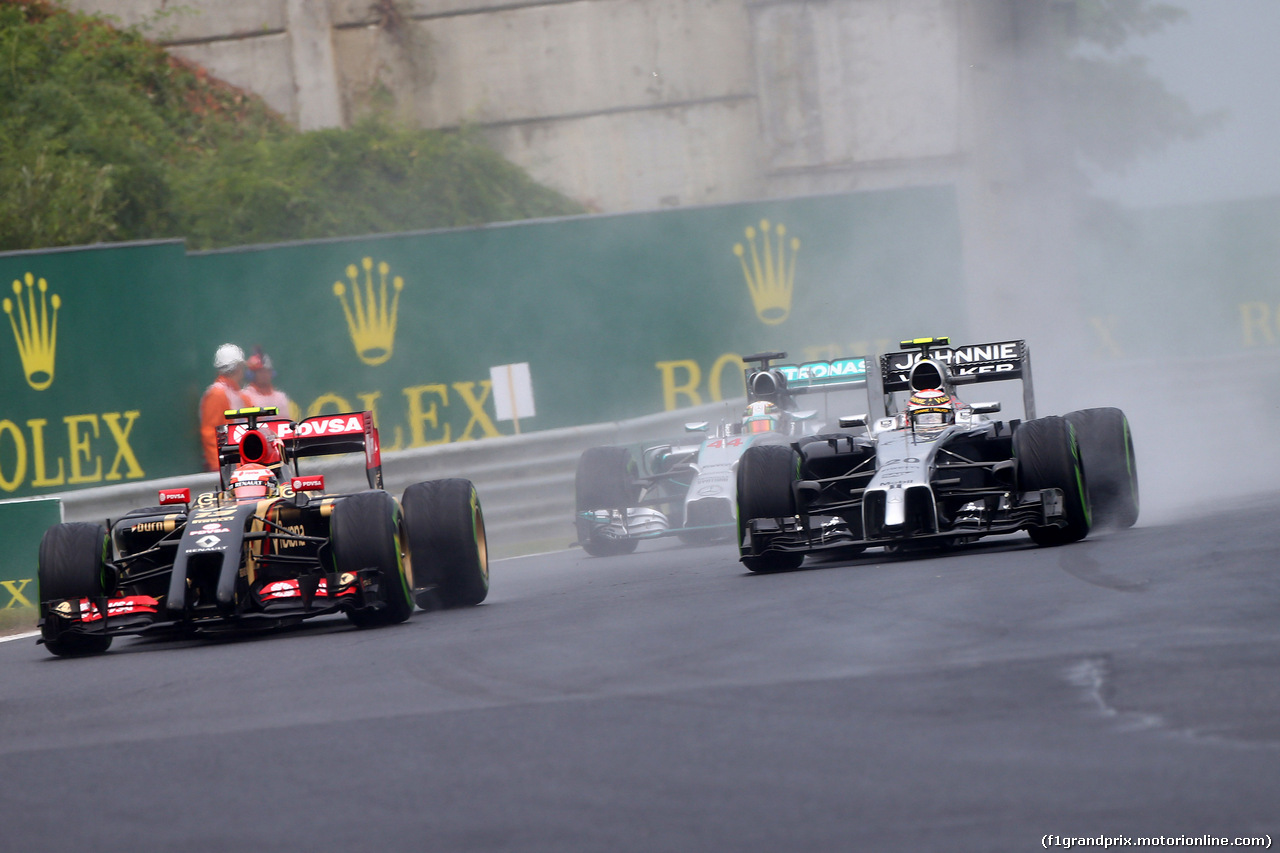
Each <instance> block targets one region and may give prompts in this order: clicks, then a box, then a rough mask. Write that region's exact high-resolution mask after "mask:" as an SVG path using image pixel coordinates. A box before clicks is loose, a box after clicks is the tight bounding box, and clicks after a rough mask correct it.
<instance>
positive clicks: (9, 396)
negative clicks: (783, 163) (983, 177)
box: [0, 186, 1280, 497]
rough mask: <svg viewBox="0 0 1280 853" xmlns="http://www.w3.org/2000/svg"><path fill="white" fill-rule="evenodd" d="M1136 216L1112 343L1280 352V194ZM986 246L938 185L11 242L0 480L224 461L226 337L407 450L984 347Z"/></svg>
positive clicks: (5, 486)
mask: <svg viewBox="0 0 1280 853" xmlns="http://www.w3.org/2000/svg"><path fill="white" fill-rule="evenodd" d="M1117 221H1118V222H1119V224H1118V225H1109V224H1106V223H1104V224H1103V225H1102V226H1100V227H1095V228H1092V229H1086V230H1084V231H1083V232H1082V233H1081V235H1080V239H1079V240H1078V246H1079V249H1080V255H1079V257H1080V265H1079V267H1080V280H1081V282H1082V287H1083V290H1082V299H1083V302H1084V305H1085V308H1086V315H1087V322H1088V323H1089V324H1090V325H1091V326H1092V327H1093V328H1092V332H1093V335H1092V340H1093V341H1094V342H1095V344H1096V347H1095V348H1096V350H1097V352H1096V353H1095V355H1097V356H1098V358H1100V359H1104V360H1105V359H1107V358H1120V357H1130V356H1133V355H1150V356H1160V357H1168V356H1174V357H1176V356H1178V355H1179V354H1185V352H1186V348H1187V347H1188V346H1193V347H1195V348H1197V351H1199V350H1204V349H1206V348H1208V349H1211V350H1212V351H1215V352H1224V351H1240V350H1245V351H1248V350H1250V349H1253V350H1258V349H1264V348H1265V349H1268V350H1274V349H1275V348H1276V347H1277V346H1280V293H1278V292H1277V282H1280V200H1277V199H1258V200H1250V201H1244V202H1231V203H1222V204H1218V205H1204V206H1197V207H1194V208H1192V207H1188V208H1174V209H1166V210H1157V211H1142V212H1125V213H1124V215H1123V216H1122V217H1120V219H1119V220H1117ZM962 242H963V241H962V229H961V224H960V220H959V214H958V208H957V202H956V196H955V190H954V188H952V187H949V186H936V187H916V188H909V189H898V190H885V191H875V192H861V193H845V194H834V195H824V196H812V197H807V198H793V199H780V200H772V201H764V202H753V203H743V204H732V205H721V206H715V207H702V208H682V209H677V210H668V211H656V212H648V213H635V214H624V215H609V216H584V217H572V218H566V219H559V220H545V221H534V222H521V223H511V224H501V225H489V226H483V227H476V228H465V229H453V230H445V231H434V232H423V233H407V234H390V235H379V236H370V237H362V238H351V239H336V240H322V241H311V242H305V243H296V244H288V245H277V246H255V247H246V248H239V249H233V250H222V251H214V252H196V253H189V252H187V251H185V248H184V245H183V244H182V243H181V242H180V241H166V242H156V243H142V244H123V245H119V244H117V245H102V246H92V247H83V248H77V249H68V250H57V251H43V252H17V253H9V254H0V283H3V284H5V285H7V289H5V290H4V308H5V312H6V317H7V319H8V328H9V330H8V333H7V334H6V333H0V334H5V337H4V338H3V339H0V400H2V401H3V407H2V409H0V497H18V496H25V495H40V494H50V493H58V492H63V491H66V490H69V489H75V488H80V487H87V486H101V485H111V484H113V483H121V482H126V481H130V480H140V479H150V478H155V477H163V476H173V475H179V474H184V473H190V472H194V471H198V470H199V469H200V467H201V459H200V450H199V444H198V439H197V414H196V410H197V403H198V400H199V398H200V394H201V392H202V390H203V389H204V388H205V387H206V386H207V385H208V384H209V383H210V382H211V381H212V380H213V379H214V370H213V367H212V356H213V352H214V350H215V349H216V348H217V346H218V345H219V344H221V343H223V342H224V341H233V342H235V343H238V344H240V345H241V346H242V347H244V348H245V350H246V351H250V350H252V349H253V348H254V347H255V346H261V347H262V348H263V349H264V350H265V351H266V352H267V353H268V354H269V355H270V356H271V357H272V359H273V361H274V364H275V367H276V370H277V377H276V382H277V385H278V387H280V388H283V389H284V390H285V391H287V392H288V393H289V395H290V396H291V397H292V399H293V401H294V402H295V404H296V412H297V414H301V415H310V414H318V413H322V412H338V411H343V410H358V409H365V408H368V409H372V410H374V411H375V412H376V416H377V423H378V426H379V428H380V430H381V432H382V437H383V445H384V447H385V448H386V449H388V450H394V449H398V448H408V447H422V446H428V445H433V444H444V443H449V442H457V441H473V440H477V439H484V438H488V437H493V436H496V435H505V434H511V433H513V432H516V431H528V430H540V429H550V428H556V427H564V426H572V425H577V424H586V423H598V422H602V421H608V420H616V419H622V418H628V417H636V416H640V415H645V414H649V413H652V412H656V411H662V410H668V409H674V408H680V407H685V406H690V405H696V404H700V403H707V402H711V401H714V400H720V399H729V398H734V397H737V396H740V395H741V394H742V393H743V387H742V372H741V367H742V365H741V360H740V358H741V356H744V355H748V354H750V353H752V352H758V351H764V350H783V351H786V352H788V353H789V354H790V358H791V359H792V360H794V361H812V360H818V359H830V358H838V357H841V356H850V355H863V354H870V353H874V352H885V351H888V350H889V349H891V348H893V347H894V346H895V344H896V342H897V341H898V340H899V339H902V338H905V337H918V336H920V335H935V334H948V335H951V336H953V337H955V338H957V339H965V338H966V336H967V329H966V328H965V324H964V320H963V319H962V318H964V317H965V315H966V301H965V294H966V287H967V283H966V282H965V281H964V276H963V262H962V258H963V247H962ZM503 365H528V376H529V379H530V385H529V387H528V388H527V389H524V390H527V391H529V392H531V393H530V394H529V395H528V396H530V397H531V402H532V404H533V409H532V412H530V411H529V410H527V409H526V410H524V411H521V408H522V407H520V406H516V407H514V408H515V409H516V411H514V412H511V411H506V412H505V413H504V414H503V415H502V416H501V417H500V413H503V410H504V408H505V409H508V410H509V409H511V408H513V407H512V406H507V407H500V406H498V405H497V402H498V401H495V399H494V392H493V387H492V384H491V376H493V375H494V373H493V372H492V371H493V370H494V369H495V368H499V367H501V366H503ZM511 375H520V372H519V371H515V372H513V373H512V374H511ZM514 398H515V395H514V394H512V402H514ZM505 400H506V398H505V397H504V402H505ZM513 413H514V414H516V415H518V416H519V421H516V420H514V419H512V418H511V417H510V415H511V414H513Z"/></svg>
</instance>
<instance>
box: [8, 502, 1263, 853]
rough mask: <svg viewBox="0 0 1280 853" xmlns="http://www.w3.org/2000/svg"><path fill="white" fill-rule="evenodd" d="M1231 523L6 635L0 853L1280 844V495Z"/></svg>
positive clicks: (528, 565)
mask: <svg viewBox="0 0 1280 853" xmlns="http://www.w3.org/2000/svg"><path fill="white" fill-rule="evenodd" d="M1215 513H1216V514H1214V515H1211V516H1206V515H1201V516H1200V517H1199V518H1198V519H1197V520H1194V521H1187V522H1184V523H1171V524H1166V525H1161V526H1150V525H1149V526H1142V525H1140V526H1139V527H1137V528H1135V529H1133V530H1130V531H1126V532H1124V533H1113V534H1102V535H1099V536H1097V537H1096V538H1091V539H1090V540H1086V541H1085V542H1082V543H1079V544H1077V545H1071V546H1066V547H1062V548H1051V549H1038V548H1035V547H1033V546H1032V545H1031V544H1030V540H1028V539H1026V538H1025V537H1021V536H1019V537H1016V538H1006V539H1004V540H1001V541H999V542H998V543H993V544H990V545H986V546H982V547H978V548H971V549H969V550H965V551H962V552H958V553H952V554H949V555H946V556H942V557H938V556H925V557H917V558H912V559H890V558H886V557H885V556H883V555H878V554H877V555H871V556H865V557H863V558H860V559H858V560H855V561H849V562H845V563H840V564H834V565H824V566H821V567H815V568H811V569H808V570H804V571H799V572H794V573H788V574H780V575H769V576H752V575H748V574H746V573H745V572H744V571H743V570H742V569H741V568H740V566H739V565H738V563H737V562H736V561H735V555H734V552H733V549H732V548H730V547H726V546H719V547H715V546H712V547H702V548H683V547H679V546H675V545H666V544H656V545H655V544H651V545H649V546H646V547H643V548H642V549H641V551H640V552H639V553H637V554H635V555H631V556H627V557H615V558H608V559H593V558H590V557H587V556H585V555H584V554H582V552H581V551H576V550H575V551H567V552H563V553H555V554H548V555H543V556H538V557H526V558H519V559H511V560H504V561H500V562H496V563H495V564H494V565H493V569H492V572H493V578H494V581H493V593H492V595H491V598H490V600H489V602H487V603H486V604H484V605H483V606H481V607H479V608H474V609H471V610H465V611H449V612H439V613H430V614H427V613H418V614H415V616H414V618H413V620H411V621H410V622H409V623H407V624H405V625H401V626H396V627H393V628H388V629H381V630H374V631H356V630H354V629H351V628H349V627H348V626H347V625H346V623H345V622H344V621H342V620H340V619H339V620H330V621H324V622H313V623H311V624H310V625H309V626H306V627H303V628H300V629H296V630H292V631H289V632H287V633H282V634H275V635H271V636H266V637H259V638H255V639H251V640H243V641H231V642H228V641H219V642H188V641H183V642H156V641H144V640H140V639H123V640H117V641H116V644H115V646H114V647H113V648H112V650H111V652H110V653H108V654H107V655H105V656H102V657H98V658H94V659H87V660H58V659H55V658H53V657H51V656H50V655H48V653H47V652H46V651H45V650H44V649H43V648H41V647H37V646H36V645H35V643H34V640H32V639H24V640H19V641H15V642H7V643H3V644H0V672H2V673H3V682H2V685H3V686H2V687H0V726H3V737H2V738H0V819H2V820H3V824H2V826H0V848H2V849H4V850H6V851H10V850H11V851H28V850H37V849H58V850H92V851H110V850H130V851H147V850H174V849H179V850H187V851H237V853H243V851H256V850H300V851H301V850H307V851H327V850H362V851H363V850H369V851H373V850H432V851H471V850H475V851H490V850H494V851H496V850H520V851H526V850H528V851H586V850H591V851H595V850H599V851H632V850H635V851H680V850H699V851H701V850H708V851H720V850H725V851H768V853H778V851H793V850H805V851H809V850H813V851H835V850H856V851H863V850H910V851H932V850H937V851H955V850H972V851H1004V850H1010V851H1024V850H1032V849H1040V847H1041V842H1042V838H1043V837H1044V836H1045V835H1058V836H1063V837H1072V836H1075V837H1090V838H1097V837H1098V836H1103V835H1105V836H1111V837H1116V836H1122V837H1123V836H1127V837H1130V838H1139V837H1153V836H1165V837H1170V836H1173V837H1176V836H1188V837H1200V836H1204V835H1211V836H1215V837H1226V838H1233V839H1234V838H1237V837H1250V836H1269V837H1271V838H1272V839H1274V840H1276V841H1280V715H1278V714H1277V709H1278V708H1280V678H1277V674H1278V673H1280V523H1277V518H1278V517H1280V497H1274V496H1273V497H1269V498H1264V499H1262V500H1260V501H1255V502H1253V503H1252V504H1251V505H1248V506H1244V505H1239V506H1219V507H1215ZM1182 849H1189V848H1185V847H1184V848H1182ZM1202 849H1225V848H1223V847H1220V846H1216V845H1214V846H1210V847H1206V848H1202Z"/></svg>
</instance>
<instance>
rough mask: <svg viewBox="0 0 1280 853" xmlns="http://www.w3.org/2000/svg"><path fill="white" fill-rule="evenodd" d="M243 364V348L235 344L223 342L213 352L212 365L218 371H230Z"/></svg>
mask: <svg viewBox="0 0 1280 853" xmlns="http://www.w3.org/2000/svg"><path fill="white" fill-rule="evenodd" d="M242 364H244V350H242V349H240V347H238V346H236V345H235V344H223V345H222V346H220V347H218V351H217V352H215V353H214V354H213V367H214V369H215V370H217V371H218V372H219V373H230V372H231V371H233V370H235V369H236V368H237V367H239V366H240V365H242Z"/></svg>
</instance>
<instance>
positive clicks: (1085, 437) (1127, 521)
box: [1066, 408, 1139, 528]
mask: <svg viewBox="0 0 1280 853" xmlns="http://www.w3.org/2000/svg"><path fill="white" fill-rule="evenodd" d="M1066 418H1067V420H1068V421H1069V422H1070V423H1071V426H1072V427H1074V428H1075V431H1076V438H1077V440H1078V441H1079V442H1080V459H1081V461H1082V462H1083V463H1084V470H1085V472H1086V473H1087V474H1088V476H1089V502H1090V504H1091V505H1092V508H1093V521H1094V524H1095V525H1096V526H1098V527H1119V528H1126V527H1133V525H1134V523H1136V522H1137V520H1138V506H1139V503H1138V461H1137V459H1136V458H1135V457H1134V453H1133V435H1132V434H1131V433H1130V432H1129V419H1128V418H1126V417H1125V416H1124V412H1122V411H1121V410H1119V409H1116V408H1097V409H1081V410H1080V411H1078V412H1068V413H1067V414H1066Z"/></svg>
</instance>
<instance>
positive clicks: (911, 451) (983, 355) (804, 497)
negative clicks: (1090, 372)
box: [737, 338, 1139, 572]
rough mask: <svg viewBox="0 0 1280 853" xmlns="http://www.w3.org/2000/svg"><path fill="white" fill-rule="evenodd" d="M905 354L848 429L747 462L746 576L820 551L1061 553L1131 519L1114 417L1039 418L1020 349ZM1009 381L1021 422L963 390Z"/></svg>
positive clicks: (918, 347)
mask: <svg viewBox="0 0 1280 853" xmlns="http://www.w3.org/2000/svg"><path fill="white" fill-rule="evenodd" d="M901 347H902V351H900V352H894V353H890V354H888V355H884V356H881V357H880V359H879V368H880V369H879V371H878V375H877V376H874V377H873V380H874V381H873V382H872V384H871V386H869V388H868V403H869V404H870V407H871V408H874V411H870V412H867V413H863V414H858V415H851V416H847V417H844V418H841V419H840V421H839V423H840V426H841V427H842V429H843V431H840V432H833V433H829V434H823V435H814V436H806V437H803V438H800V439H798V440H795V441H791V442H788V443H785V444H775V445H770V446H761V447H751V448H748V449H747V450H746V452H745V453H744V454H743V456H742V459H741V461H740V463H739V465H738V472H737V474H738V481H737V508H738V524H739V553H740V557H741V560H742V562H743V563H744V564H745V565H746V567H747V568H748V569H750V570H751V571H754V572H768V571H780V570H786V569H792V568H796V567H798V566H799V565H800V564H801V563H802V562H803V560H804V558H805V555H806V554H809V553H812V552H817V551H834V552H837V553H843V554H845V555H851V554H856V553H858V552H860V551H862V550H863V549H865V548H868V547H877V546H878V547H882V548H884V549H886V550H888V551H905V550H910V549H915V548H924V547H934V548H936V547H943V546H951V545H956V544H960V543H965V542H971V541H973V540H976V539H978V538H979V537H983V536H988V535H992V534H1001V533H1015V532H1018V531H1026V532H1027V533H1029V534H1030V536H1031V539H1032V540H1033V541H1034V542H1036V543H1037V544H1039V545H1061V544H1064V543H1068V542H1074V541H1076V540H1079V539H1082V538H1084V537H1085V536H1086V535H1087V534H1088V533H1089V531H1090V529H1091V528H1092V527H1094V526H1095V525H1099V524H1105V525H1109V526H1114V527H1128V526H1131V525H1133V524H1134V523H1135V522H1136V521H1137V518H1138V508H1139V500H1138V475H1137V465H1136V460H1135V457H1134V450H1133V439H1132V436H1131V434H1130V431H1129V423H1128V420H1127V419H1126V417H1125V415H1124V413H1123V412H1122V411H1121V410H1120V409H1116V408H1094V409H1084V410H1081V411H1076V412H1071V413H1069V414H1067V415H1065V416H1062V417H1058V416H1048V417H1036V411H1035V398H1034V393H1033V390H1032V381H1031V358H1030V354H1029V352H1028V349H1027V345H1026V342H1025V341H1021V340H1014V341H1000V342H996V343H990V344H980V345H974V346H960V347H952V346H951V345H950V341H949V340H948V339H947V338H921V339H917V340H913V341H903V342H902V344H901ZM1006 380H1012V381H1019V382H1021V385H1022V408H1023V414H1024V415H1025V417H1024V418H1023V419H1014V420H1010V421H1008V422H1004V421H998V420H994V419H993V418H992V417H991V415H993V414H995V413H996V412H999V411H1000V410H1001V407H1002V403H1001V402H974V403H965V402H963V401H962V400H960V398H959V397H958V396H957V391H958V389H961V388H964V387H965V386H968V385H973V384H980V383H988V382H995V381H1006ZM876 385H878V386H879V387H878V388H876V387H874V386H876ZM903 398H905V399H903Z"/></svg>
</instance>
